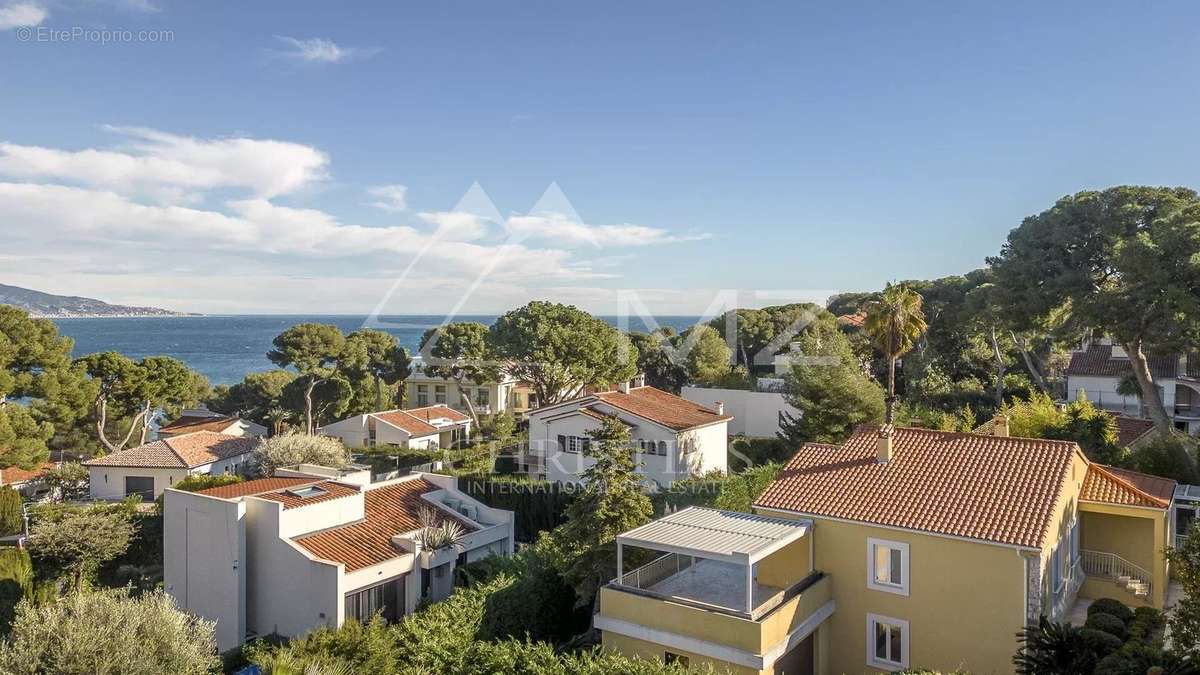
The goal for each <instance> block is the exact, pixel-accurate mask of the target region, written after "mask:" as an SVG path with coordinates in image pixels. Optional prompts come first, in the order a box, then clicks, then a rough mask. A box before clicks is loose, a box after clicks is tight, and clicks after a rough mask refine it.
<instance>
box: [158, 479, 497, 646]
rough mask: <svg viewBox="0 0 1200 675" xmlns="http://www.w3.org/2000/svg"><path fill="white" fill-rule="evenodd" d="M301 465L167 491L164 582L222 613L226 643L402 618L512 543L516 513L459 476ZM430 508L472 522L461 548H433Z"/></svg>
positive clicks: (219, 621)
mask: <svg viewBox="0 0 1200 675" xmlns="http://www.w3.org/2000/svg"><path fill="white" fill-rule="evenodd" d="M370 481H371V476H370V472H369V471H362V470H356V471H350V472H343V471H337V470H333V469H328V468H325V467H319V466H312V465H301V466H299V467H296V468H294V469H290V470H280V471H278V472H276V474H275V476H273V477H271V478H263V479H258V480H251V481H246V482H243V483H235V484H232V485H225V486H221V487H215V488H209V489H207V490H201V491H199V492H183V491H179V490H174V489H169V490H167V491H166V494H165V497H164V499H163V519H164V520H163V528H164V536H163V552H164V558H163V565H164V571H163V583H164V586H165V589H166V591H167V593H169V594H170V595H171V596H172V597H173V598H174V599H175V601H176V603H177V604H178V605H179V607H180V608H181V609H183V610H185V611H188V612H191V613H193V614H196V615H198V616H201V617H204V618H205V619H208V620H211V621H215V622H216V637H217V644H218V647H219V648H220V650H221V651H226V650H229V649H232V648H234V647H237V646H238V645H240V644H242V643H243V642H245V641H246V640H248V639H250V638H252V637H255V636H266V635H271V634H276V635H280V636H283V637H295V636H298V635H302V634H304V633H306V632H308V631H310V630H313V629H314V628H317V627H319V626H332V627H337V626H341V625H342V624H343V623H344V622H345V621H346V620H347V619H358V620H363V621H365V620H367V619H369V618H370V617H371V616H372V615H373V614H374V613H375V612H376V611H378V612H380V613H381V614H382V616H383V617H384V619H386V620H389V621H394V620H396V619H397V618H399V617H401V616H403V615H405V614H407V613H409V612H411V611H413V609H414V608H415V607H416V605H417V603H418V602H420V600H421V599H422V598H429V599H432V600H440V599H442V598H444V597H446V596H447V595H449V593H450V591H451V589H452V586H453V579H454V568H455V566H456V565H458V564H461V563H464V562H470V561H474V560H478V559H481V558H484V557H486V556H488V555H491V554H497V555H510V554H511V553H512V550H513V514H512V512H511V511H503V510H500V509H493V508H490V507H488V506H485V505H483V504H481V503H480V502H477V501H476V500H474V499H472V498H471V497H469V496H467V495H465V494H463V493H462V492H460V491H459V490H458V489H457V482H456V479H455V478H453V477H450V476H441V475H435V474H412V475H409V476H404V477H402V478H397V479H394V480H388V481H382V482H378V483H371V482H370ZM423 509H432V510H433V511H434V512H435V513H436V514H437V517H438V520H439V522H440V521H443V520H447V519H448V520H452V521H454V522H457V523H458V524H459V526H460V527H461V528H462V529H463V530H464V532H465V536H464V538H463V540H462V542H461V546H460V547H458V548H449V549H442V550H424V549H422V547H421V545H420V537H419V533H420V530H421V528H422V522H421V514H422V510H423Z"/></svg>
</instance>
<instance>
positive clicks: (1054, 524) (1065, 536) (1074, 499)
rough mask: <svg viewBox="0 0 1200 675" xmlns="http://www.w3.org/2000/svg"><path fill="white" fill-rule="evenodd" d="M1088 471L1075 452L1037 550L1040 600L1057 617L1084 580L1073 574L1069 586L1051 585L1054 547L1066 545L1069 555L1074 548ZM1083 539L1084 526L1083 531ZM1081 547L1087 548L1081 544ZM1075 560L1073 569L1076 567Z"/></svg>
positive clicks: (1042, 609)
mask: <svg viewBox="0 0 1200 675" xmlns="http://www.w3.org/2000/svg"><path fill="white" fill-rule="evenodd" d="M1086 475H1087V461H1086V460H1085V459H1084V458H1083V457H1082V456H1081V455H1080V453H1076V454H1075V455H1074V457H1073V459H1072V462H1071V473H1070V475H1069V476H1067V478H1066V480H1065V482H1064V484H1063V489H1062V491H1061V492H1060V493H1059V495H1058V501H1057V502H1056V503H1055V506H1054V517H1053V520H1051V523H1050V531H1049V533H1048V534H1047V536H1046V542H1045V545H1044V546H1043V547H1042V550H1041V552H1040V553H1039V554H1038V558H1039V565H1038V575H1039V579H1040V584H1039V586H1038V595H1039V597H1038V600H1037V604H1038V605H1039V606H1040V613H1041V614H1045V615H1046V616H1049V617H1051V618H1053V619H1056V620H1062V619H1065V618H1066V617H1065V615H1066V613H1067V612H1069V611H1070V606H1071V602H1072V600H1073V599H1074V594H1075V589H1076V588H1077V587H1078V584H1079V583H1080V582H1081V581H1082V578H1072V579H1069V580H1068V583H1067V586H1066V587H1065V588H1064V589H1063V590H1062V591H1061V592H1060V594H1059V595H1057V596H1056V595H1055V589H1053V588H1051V584H1052V582H1053V579H1054V575H1053V574H1052V571H1051V567H1052V565H1053V562H1054V551H1055V548H1056V547H1058V546H1063V547H1064V552H1063V554H1062V555H1068V556H1069V555H1070V554H1069V553H1068V551H1069V550H1070V548H1071V538H1070V536H1071V535H1070V532H1071V526H1072V525H1073V524H1075V523H1076V522H1077V520H1078V518H1079V491H1080V490H1081V489H1082V488H1083V479H1084V477H1085V476H1086ZM1080 534H1081V537H1080V540H1081V543H1082V529H1081V531H1080ZM1080 548H1084V547H1083V546H1080ZM1074 562H1076V561H1072V569H1073V570H1074V569H1075V565H1074Z"/></svg>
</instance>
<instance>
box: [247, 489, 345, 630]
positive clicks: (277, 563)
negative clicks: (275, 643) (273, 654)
mask: <svg viewBox="0 0 1200 675" xmlns="http://www.w3.org/2000/svg"><path fill="white" fill-rule="evenodd" d="M244 503H245V505H246V522H247V524H246V543H247V546H246V551H247V563H248V564H247V573H246V574H247V578H248V580H249V583H248V584H247V586H246V589H247V593H246V623H247V628H248V629H249V630H250V631H252V632H253V633H255V634H257V635H270V634H272V633H277V634H279V635H282V636H284V637H294V636H297V635H301V634H303V633H306V632H308V631H310V630H312V629H314V628H317V627H318V626H321V625H328V626H336V625H337V624H338V622H339V621H340V618H341V615H342V611H343V606H344V603H343V601H342V593H341V592H340V580H339V577H340V576H341V566H339V565H335V564H332V563H329V562H321V561H317V560H315V559H313V558H311V557H309V555H308V554H307V553H306V552H305V551H303V550H302V549H301V548H300V547H298V546H296V545H295V544H293V543H292V542H291V541H290V540H288V539H284V538H281V537H280V529H279V525H280V522H279V521H280V515H281V514H282V513H283V505H282V504H280V503H279V502H272V501H268V500H266V499H258V498H255V497H248V498H246V499H245V502H244Z"/></svg>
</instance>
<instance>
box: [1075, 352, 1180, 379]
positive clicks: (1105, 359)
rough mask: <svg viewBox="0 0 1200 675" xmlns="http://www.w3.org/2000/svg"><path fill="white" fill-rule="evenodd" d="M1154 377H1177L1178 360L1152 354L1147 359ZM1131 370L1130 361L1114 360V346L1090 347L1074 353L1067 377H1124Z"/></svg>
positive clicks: (1166, 355) (1171, 356)
mask: <svg viewBox="0 0 1200 675" xmlns="http://www.w3.org/2000/svg"><path fill="white" fill-rule="evenodd" d="M1146 360H1147V362H1148V363H1149V364H1150V372H1151V373H1152V374H1153V375H1154V377H1175V373H1176V364H1177V361H1176V358H1175V356H1173V355H1170V354H1151V355H1149V356H1147V357H1146ZM1128 372H1130V370H1129V359H1121V358H1117V359H1114V358H1113V356H1112V345H1089V346H1088V348H1087V350H1086V351H1082V352H1073V353H1072V354H1071V365H1069V366H1067V375H1084V376H1093V377H1122V376H1124V375H1125V374H1126V373H1128Z"/></svg>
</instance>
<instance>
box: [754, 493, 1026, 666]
mask: <svg viewBox="0 0 1200 675" xmlns="http://www.w3.org/2000/svg"><path fill="white" fill-rule="evenodd" d="M760 512H761V513H763V514H764V515H769V516H778V517H790V518H811V519H812V520H813V521H814V527H813V534H812V535H810V536H813V537H815V539H814V542H813V546H814V553H815V556H816V568H817V569H818V570H821V571H824V572H826V573H827V574H828V575H829V576H830V581H831V582H832V590H833V599H834V601H835V602H836V603H837V610H836V611H835V612H834V613H833V615H832V616H831V617H830V618H829V619H828V621H827V622H826V623H825V626H826V627H828V629H829V641H830V644H832V645H833V646H834V647H833V649H832V650H831V651H830V653H829V654H828V656H829V664H830V665H829V668H830V672H832V673H863V672H868V673H876V672H880V671H879V670H877V669H875V668H872V667H870V666H868V665H867V644H866V635H867V615H868V614H876V615H881V616H886V617H891V618H895V619H902V620H904V621H907V622H908V626H909V649H910V654H909V665H910V667H912V668H917V667H920V668H930V669H933V670H942V671H945V672H952V671H955V670H958V669H960V668H961V669H963V670H966V671H968V672H972V673H1011V672H1013V665H1012V656H1013V653H1015V652H1016V649H1017V641H1016V633H1017V631H1018V630H1020V629H1021V628H1023V627H1024V624H1025V558H1024V557H1023V556H1022V555H1021V553H1020V552H1019V551H1018V549H1017V548H1015V547H1010V546H1000V545H993V544H988V543H984V542H977V541H970V540H963V539H952V538H948V537H938V536H934V535H929V534H922V533H918V532H912V531H907V530H894V529H888V528H881V527H873V526H870V525H866V524H861V523H853V522H844V521H837V520H830V519H825V518H820V517H814V516H801V515H799V514H791V513H787V512H783V511H774V510H766V509H760ZM868 538H875V539H883V540H887V541H895V542H901V543H904V544H908V547H909V565H910V568H909V594H908V595H907V596H904V595H898V594H895V593H888V592H884V591H878V590H873V589H871V588H869V587H868V586H867V579H868V566H867V560H868V555H869V554H868V546H867V539H868Z"/></svg>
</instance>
